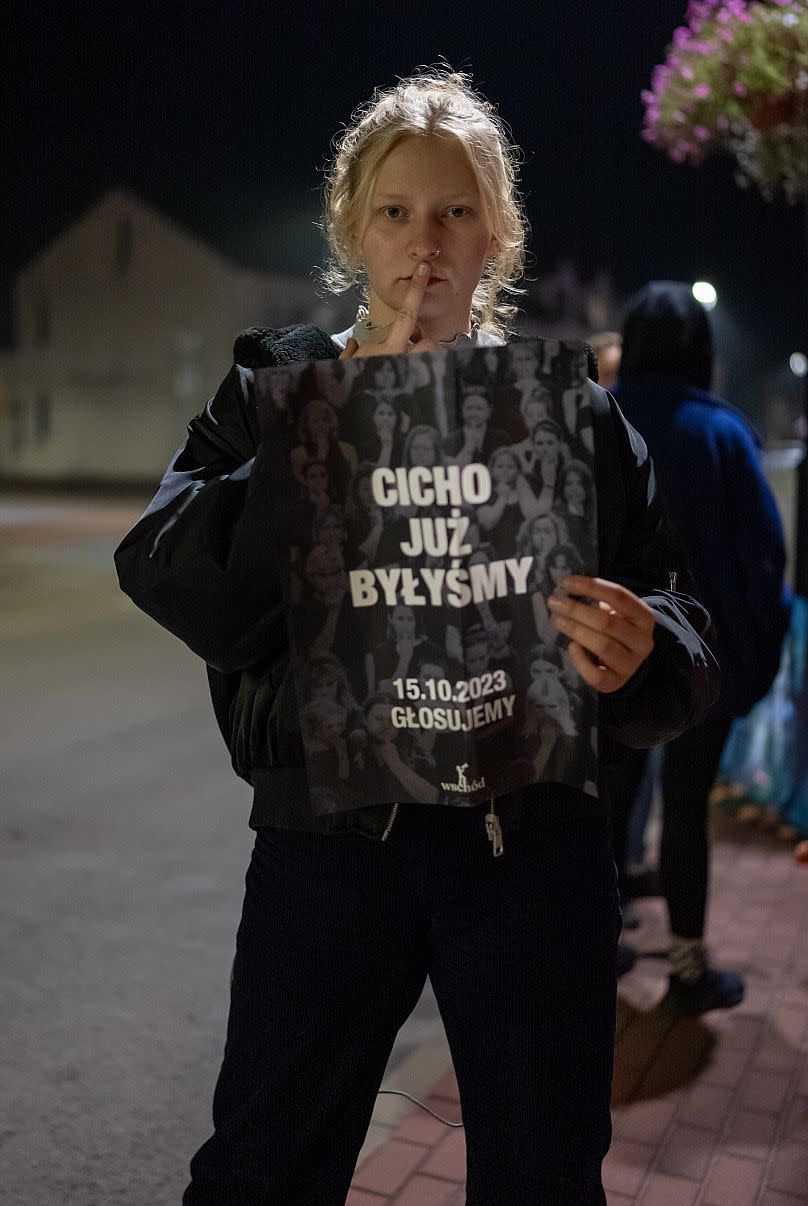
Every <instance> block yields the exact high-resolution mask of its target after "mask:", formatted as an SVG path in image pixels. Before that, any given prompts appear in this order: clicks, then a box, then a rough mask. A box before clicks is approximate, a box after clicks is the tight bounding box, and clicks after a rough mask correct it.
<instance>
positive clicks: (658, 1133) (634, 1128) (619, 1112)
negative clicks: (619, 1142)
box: [612, 1093, 679, 1143]
mask: <svg viewBox="0 0 808 1206" xmlns="http://www.w3.org/2000/svg"><path fill="white" fill-rule="evenodd" d="M678 1104H679V1096H678V1094H675V1093H671V1094H668V1095H667V1096H665V1097H660V1098H658V1099H652V1100H651V1101H634V1102H631V1103H630V1104H629V1105H625V1106H619V1107H617V1108H616V1109H615V1111H614V1117H613V1121H612V1126H613V1133H614V1136H615V1138H617V1139H635V1140H637V1142H639V1143H657V1142H659V1140H660V1139H661V1137H662V1135H663V1133H664V1131H665V1129H666V1127H667V1126H668V1124H669V1123H670V1121H671V1119H672V1118H673V1115H674V1114H675V1112H676V1107H677V1106H678Z"/></svg>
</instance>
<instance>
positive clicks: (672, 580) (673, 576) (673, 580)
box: [668, 570, 678, 591]
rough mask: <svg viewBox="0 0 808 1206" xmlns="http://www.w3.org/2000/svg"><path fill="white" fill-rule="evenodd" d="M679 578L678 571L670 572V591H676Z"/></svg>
mask: <svg viewBox="0 0 808 1206" xmlns="http://www.w3.org/2000/svg"><path fill="white" fill-rule="evenodd" d="M677 577H678V574H677V573H676V570H668V584H669V585H668V589H669V590H672V591H675V590H676V579H677Z"/></svg>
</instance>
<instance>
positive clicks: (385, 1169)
mask: <svg viewBox="0 0 808 1206" xmlns="http://www.w3.org/2000/svg"><path fill="white" fill-rule="evenodd" d="M427 1151H428V1148H426V1147H422V1146H420V1145H419V1144H416V1143H402V1142H401V1141H400V1140H398V1139H391V1140H390V1141H389V1143H385V1144H384V1145H383V1146H382V1147H380V1148H377V1150H376V1151H375V1152H373V1154H372V1155H371V1156H369V1157H368V1159H367V1160H365V1162H364V1164H362V1165H361V1166H360V1167H359V1168H358V1170H357V1171H356V1172H355V1173H354V1178H353V1184H354V1185H355V1186H356V1188H357V1189H368V1190H370V1191H371V1192H372V1193H387V1194H394V1193H397V1192H398V1191H399V1189H401V1187H402V1185H403V1184H404V1182H405V1181H406V1180H407V1178H408V1177H409V1176H410V1174H411V1173H413V1172H414V1171H415V1169H416V1168H417V1167H418V1165H419V1164H420V1163H421V1162H422V1160H423V1158H424V1156H425V1154H426V1152H427Z"/></svg>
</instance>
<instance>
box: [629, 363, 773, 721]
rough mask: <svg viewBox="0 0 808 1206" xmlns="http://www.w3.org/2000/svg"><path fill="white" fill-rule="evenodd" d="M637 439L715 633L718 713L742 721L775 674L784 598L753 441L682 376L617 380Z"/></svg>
mask: <svg viewBox="0 0 808 1206" xmlns="http://www.w3.org/2000/svg"><path fill="white" fill-rule="evenodd" d="M614 393H615V397H616V398H617V399H618V402H619V404H620V407H621V409H622V410H623V413H624V414H625V416H626V418H627V419H628V421H629V422H630V423H631V424H632V425H633V426H634V427H636V428H637V430H638V431H640V432H641V433H642V436H643V438H644V439H645V441H646V443H647V444H648V450H649V452H650V453H651V456H652V458H653V461H654V465H655V468H656V470H657V473H658V476H659V483H660V487H661V491H662V496H663V498H664V500H665V503H666V505H667V509H668V513H669V515H670V518H671V521H672V523H673V526H674V527H675V528H676V529H677V531H678V533H679V536H680V538H681V540H682V543H683V545H684V549H685V553H686V555H687V557H688V561H689V565H690V569H691V572H692V574H693V577H694V578H695V581H696V585H697V587H698V590H699V597H700V598H701V599H702V600H703V602H704V603H705V605H706V607H707V608H708V610H709V612H710V615H711V617H712V619H713V623H714V624H715V627H716V630H717V649H716V652H717V656H718V660H719V665H720V666H721V697H720V705H721V707H722V708H723V709H724V710H726V711H727V712H729V714H730V715H732V716H744V715H746V713H747V712H748V711H749V709H750V708H751V707H752V705H753V704H754V703H755V702H756V701H757V700H759V699H760V698H762V696H763V695H765V694H766V692H767V691H768V689H769V687H770V686H771V683H772V681H773V679H774V676H775V674H776V673H777V668H778V665H779V661H780V653H781V649H782V644H783V638H784V635H785V632H786V629H787V627H788V618H789V611H790V597H789V593H788V591H787V590H786V588H785V586H784V582H783V572H784V567H785V544H784V539H783V527H782V523H781V520H780V515H779V512H778V510H777V504H776V502H775V500H774V496H773V494H772V492H771V490H770V489H769V485H768V483H767V481H766V479H765V477H764V475H763V470H762V468H761V462H760V451H759V449H760V441H759V438H758V437H757V434H756V433H755V432H754V430H753V429H752V427H751V426H750V424H749V423H748V421H747V420H746V419H745V418H744V416H743V415H742V414H741V412H740V411H739V410H736V408H735V407H733V406H731V405H730V404H729V403H728V402H725V401H723V399H721V398H719V397H717V396H716V395H715V394H712V393H709V392H708V391H707V390H703V389H696V388H694V387H692V386H689V385H688V384H687V383H686V382H685V381H683V380H681V379H676V378H671V377H662V376H656V375H654V374H650V373H632V374H631V375H630V376H629V375H624V376H622V377H621V378H620V380H619V381H618V383H617V388H616V389H615V391H614Z"/></svg>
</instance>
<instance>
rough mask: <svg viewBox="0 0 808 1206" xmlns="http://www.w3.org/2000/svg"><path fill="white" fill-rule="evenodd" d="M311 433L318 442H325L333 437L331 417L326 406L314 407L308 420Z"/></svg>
mask: <svg viewBox="0 0 808 1206" xmlns="http://www.w3.org/2000/svg"><path fill="white" fill-rule="evenodd" d="M308 429H309V435H310V436H311V438H312V439H313V440H314V441H315V442H316V443H317V444H321V443H325V442H327V441H328V440H329V439H330V438H331V418H330V416H329V414H328V411H327V410H326V408H325V407H324V406H317V407H314V408H312V410H311V411H310V412H309V421H308Z"/></svg>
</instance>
